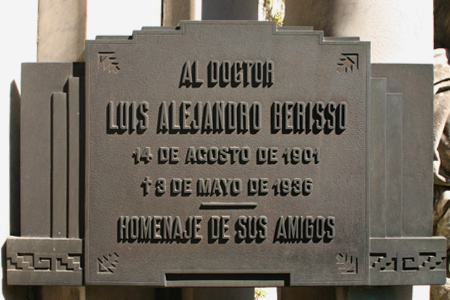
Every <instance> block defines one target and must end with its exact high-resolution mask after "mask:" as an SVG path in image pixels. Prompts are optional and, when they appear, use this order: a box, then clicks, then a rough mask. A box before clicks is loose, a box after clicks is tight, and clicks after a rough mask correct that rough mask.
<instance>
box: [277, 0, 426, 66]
mask: <svg viewBox="0 0 450 300" xmlns="http://www.w3.org/2000/svg"><path fill="white" fill-rule="evenodd" d="M284 25H285V26H314V29H316V30H323V31H324V33H325V36H358V37H360V38H361V40H363V41H370V42H371V43H372V51H371V55H372V62H375V63H432V62H433V60H432V59H433V54H432V50H433V1H431V0H430V1H408V0H398V1H389V0H364V1H359V0H315V1H310V0H286V16H285V20H284Z"/></svg>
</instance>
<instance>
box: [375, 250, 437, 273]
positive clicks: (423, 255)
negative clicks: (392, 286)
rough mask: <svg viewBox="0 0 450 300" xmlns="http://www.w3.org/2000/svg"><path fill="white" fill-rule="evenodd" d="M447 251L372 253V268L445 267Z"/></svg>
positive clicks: (400, 269) (424, 269)
mask: <svg viewBox="0 0 450 300" xmlns="http://www.w3.org/2000/svg"><path fill="white" fill-rule="evenodd" d="M445 260H446V255H445V253H437V252H419V253H418V252H405V253H391V252H384V253H370V268H371V269H374V270H375V271H378V272H411V271H433V270H440V269H442V270H444V269H445Z"/></svg>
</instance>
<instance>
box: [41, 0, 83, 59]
mask: <svg viewBox="0 0 450 300" xmlns="http://www.w3.org/2000/svg"><path fill="white" fill-rule="evenodd" d="M86 1H87V0H65V1H61V0H39V18H38V46H37V60H38V62H75V61H84V41H85V40H86V15H87V14H86V5H87V2H86Z"/></svg>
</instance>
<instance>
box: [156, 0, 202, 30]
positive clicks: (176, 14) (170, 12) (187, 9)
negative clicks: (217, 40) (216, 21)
mask: <svg viewBox="0 0 450 300" xmlns="http://www.w3.org/2000/svg"><path fill="white" fill-rule="evenodd" d="M199 1H200V0H163V11H162V13H163V14H162V26H177V25H178V24H179V23H180V20H197V19H198V17H199V15H200V12H199V11H197V9H199V8H200V5H199V4H200V3H198V2H199Z"/></svg>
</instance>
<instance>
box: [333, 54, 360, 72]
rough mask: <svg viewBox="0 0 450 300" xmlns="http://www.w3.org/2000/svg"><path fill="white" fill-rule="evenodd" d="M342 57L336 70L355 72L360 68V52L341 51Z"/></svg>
mask: <svg viewBox="0 0 450 300" xmlns="http://www.w3.org/2000/svg"><path fill="white" fill-rule="evenodd" d="M341 55H342V56H341V58H339V62H338V63H337V66H338V68H337V69H336V71H337V72H338V73H339V74H342V73H349V72H353V71H354V70H359V54H358V53H341Z"/></svg>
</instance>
